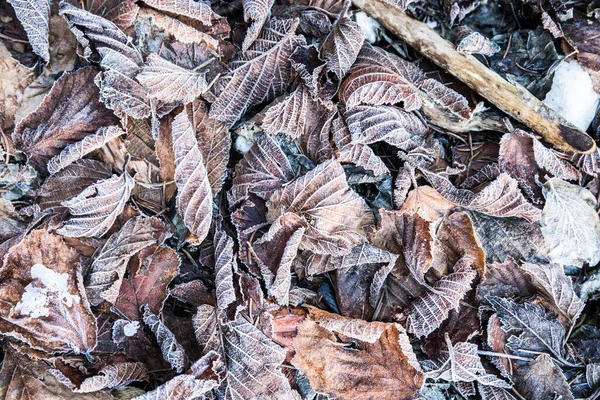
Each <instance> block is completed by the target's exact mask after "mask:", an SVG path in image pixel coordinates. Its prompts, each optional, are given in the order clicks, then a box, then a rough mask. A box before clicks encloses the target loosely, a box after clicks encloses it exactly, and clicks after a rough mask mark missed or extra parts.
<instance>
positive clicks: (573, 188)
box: [540, 178, 600, 267]
mask: <svg viewBox="0 0 600 400" xmlns="http://www.w3.org/2000/svg"><path fill="white" fill-rule="evenodd" d="M543 192H544V196H545V197H546V204H545V206H544V211H543V212H542V218H541V221H540V224H541V227H542V234H543V235H544V239H545V242H546V246H547V247H548V249H549V252H548V256H549V257H550V260H551V261H552V262H555V263H557V264H560V265H575V266H578V267H581V266H582V265H583V263H589V264H590V265H596V264H597V263H598V261H600V219H599V218H598V214H597V213H596V206H597V202H596V198H595V197H594V196H593V195H592V194H591V193H590V192H589V191H588V190H586V189H584V188H582V187H579V186H577V185H572V184H570V183H567V182H564V181H562V180H560V179H558V178H552V179H549V180H548V181H546V183H545V184H544V188H543Z"/></svg>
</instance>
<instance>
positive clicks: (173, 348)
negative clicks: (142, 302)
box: [143, 306, 189, 373]
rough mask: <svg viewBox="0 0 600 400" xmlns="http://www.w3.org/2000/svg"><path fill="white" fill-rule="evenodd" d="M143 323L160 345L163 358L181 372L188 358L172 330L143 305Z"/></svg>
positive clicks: (186, 364)
mask: <svg viewBox="0 0 600 400" xmlns="http://www.w3.org/2000/svg"><path fill="white" fill-rule="evenodd" d="M143 310H144V323H145V324H146V325H147V326H148V328H150V330H151V331H152V333H154V336H155V337H156V342H157V343H158V345H159V346H160V350H161V352H162V355H163V358H164V359H165V360H166V361H168V362H169V364H171V367H172V368H174V369H175V370H176V371H177V372H179V373H181V372H183V371H184V370H185V369H186V367H187V366H188V363H189V361H188V358H187V356H186V355H185V349H184V348H183V347H182V346H181V344H179V342H178V341H177V339H176V338H175V335H173V332H171V330H170V329H169V328H167V326H166V325H165V324H163V323H162V321H161V320H160V319H158V317H157V316H156V315H154V314H153V313H152V311H150V310H149V309H148V307H146V306H144V307H143Z"/></svg>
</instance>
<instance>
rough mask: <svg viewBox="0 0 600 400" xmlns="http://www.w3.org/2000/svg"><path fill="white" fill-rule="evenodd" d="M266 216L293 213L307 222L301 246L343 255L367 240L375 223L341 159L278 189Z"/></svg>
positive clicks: (305, 248)
mask: <svg viewBox="0 0 600 400" xmlns="http://www.w3.org/2000/svg"><path fill="white" fill-rule="evenodd" d="M267 207H268V209H269V211H268V214H267V219H268V220H270V221H275V220H276V219H277V218H279V217H280V216H284V214H286V213H294V214H296V215H297V216H299V217H301V218H303V219H305V220H306V221H307V222H308V225H307V227H306V232H305V234H304V237H303V239H302V243H301V244H300V249H303V250H311V251H313V252H315V253H319V254H331V255H343V254H347V253H349V252H350V250H351V249H352V248H353V247H354V246H356V245H358V244H361V243H364V242H365V241H366V239H365V236H364V235H365V229H366V228H367V227H368V226H369V225H372V224H373V222H374V219H373V214H372V213H371V210H369V208H368V207H367V205H366V203H365V201H364V200H363V199H362V198H361V197H360V196H358V195H357V194H356V193H355V192H354V191H352V190H351V189H350V187H349V186H348V183H347V182H346V176H345V174H344V169H343V168H342V166H341V165H340V163H339V162H338V161H326V162H325V163H323V164H320V165H319V166H318V167H317V168H315V169H313V170H312V171H310V172H309V173H307V174H306V175H304V176H302V177H299V178H297V179H295V180H294V181H292V182H290V184H288V185H287V186H285V187H284V188H282V189H279V190H277V191H276V192H275V193H273V195H272V196H271V198H270V199H269V201H268V203H267Z"/></svg>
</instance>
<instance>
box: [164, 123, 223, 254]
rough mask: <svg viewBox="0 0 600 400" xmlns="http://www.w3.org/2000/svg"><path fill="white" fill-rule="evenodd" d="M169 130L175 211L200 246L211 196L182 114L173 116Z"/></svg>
mask: <svg viewBox="0 0 600 400" xmlns="http://www.w3.org/2000/svg"><path fill="white" fill-rule="evenodd" d="M172 130H173V150H174V152H175V183H176V185H177V190H178V193H177V212H178V213H179V215H180V216H181V218H182V219H183V222H184V223H185V226H186V227H187V228H188V229H189V230H190V232H191V233H193V234H194V235H196V236H197V239H196V240H197V242H198V243H200V242H202V240H204V238H205V237H206V235H207V234H208V230H209V229H210V223H211V220H212V198H213V194H212V191H211V188H210V182H209V180H208V175H207V173H206V167H205V166H204V160H203V157H202V153H201V152H200V148H199V147H198V142H197V140H196V135H195V134H194V128H193V127H192V124H191V123H190V120H189V118H188V116H187V114H186V113H185V111H184V112H180V113H179V114H178V115H177V116H176V117H175V119H174V120H173V125H172Z"/></svg>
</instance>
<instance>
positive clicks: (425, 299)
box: [406, 256, 477, 338]
mask: <svg viewBox="0 0 600 400" xmlns="http://www.w3.org/2000/svg"><path fill="white" fill-rule="evenodd" d="M472 262H473V260H472V259H471V257H469V256H465V257H463V258H461V259H460V260H459V261H458V262H457V266H456V267H455V268H456V269H457V270H456V272H453V273H451V274H448V275H445V276H443V277H442V278H441V279H440V280H439V281H437V282H435V283H434V284H433V285H431V287H430V288H428V290H427V292H425V293H424V294H422V295H421V296H420V297H418V298H417V299H416V300H415V301H413V302H412V303H411V305H410V307H409V310H408V313H409V314H408V319H407V322H406V329H407V331H408V332H409V333H412V334H414V335H415V336H417V337H419V338H420V337H422V336H427V335H429V334H430V333H431V332H433V331H434V330H435V329H437V328H439V326H440V325H441V324H442V322H444V320H445V319H446V318H448V314H449V313H450V311H452V310H455V309H457V308H458V307H459V306H460V301H461V300H462V299H463V297H464V296H465V295H466V294H467V292H468V291H469V290H470V289H471V284H472V283H473V280H474V279H475V277H476V276H477V272H475V271H474V270H472V269H471V268H470V265H471V264H472Z"/></svg>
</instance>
